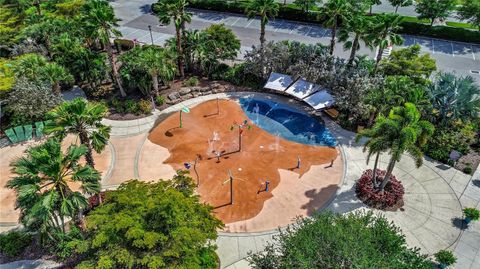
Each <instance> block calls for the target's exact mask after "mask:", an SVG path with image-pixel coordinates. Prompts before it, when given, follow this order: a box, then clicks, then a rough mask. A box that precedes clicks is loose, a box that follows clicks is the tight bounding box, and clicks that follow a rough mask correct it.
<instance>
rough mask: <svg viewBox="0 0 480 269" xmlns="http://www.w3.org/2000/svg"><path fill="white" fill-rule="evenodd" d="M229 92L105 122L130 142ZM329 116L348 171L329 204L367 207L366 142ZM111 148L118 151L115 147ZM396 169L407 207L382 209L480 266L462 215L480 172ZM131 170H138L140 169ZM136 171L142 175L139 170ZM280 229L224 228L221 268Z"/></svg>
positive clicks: (405, 165) (418, 237)
mask: <svg viewBox="0 0 480 269" xmlns="http://www.w3.org/2000/svg"><path fill="white" fill-rule="evenodd" d="M256 94H258V93H256ZM229 95H236V96H238V95H242V93H222V94H214V95H209V96H202V97H198V98H193V99H190V100H187V101H185V102H182V103H179V104H177V105H174V106H171V107H169V108H168V109H167V110H164V111H162V113H160V112H159V111H156V112H155V113H154V114H153V115H152V116H150V117H147V118H145V119H140V120H133V121H122V122H119V121H109V120H104V123H105V124H109V125H111V126H112V140H114V139H119V141H120V139H124V140H122V142H123V143H125V142H126V141H128V139H130V138H132V137H145V133H146V132H147V131H148V130H149V129H150V128H151V127H152V126H153V125H154V124H155V120H156V118H157V117H159V116H160V114H162V115H163V114H164V115H168V114H169V113H170V112H174V111H178V110H179V109H181V108H182V107H184V106H194V105H195V104H198V103H200V102H204V101H207V100H212V99H215V98H225V97H228V96H229ZM305 107H307V106H305ZM325 121H326V124H327V127H328V128H329V129H330V131H331V132H332V133H333V134H334V135H335V136H336V138H337V140H338V141H339V142H340V145H341V149H342V154H343V159H344V160H345V163H344V167H345V177H344V180H343V183H342V186H341V187H340V189H339V191H338V193H337V196H336V197H335V199H334V200H333V201H332V202H331V203H330V204H329V206H328V209H329V210H333V211H335V212H340V213H346V212H351V211H354V210H362V209H365V207H364V206H363V204H362V203H361V202H360V201H359V200H358V199H356V196H355V193H354V189H353V186H354V183H355V181H356V180H357V179H358V178H359V176H360V175H361V173H362V172H363V171H364V170H365V169H366V168H367V165H366V163H365V154H364V153H363V151H362V144H361V143H359V144H356V143H354V142H353V141H354V135H355V134H354V133H351V132H348V131H345V130H343V129H341V128H340V127H339V126H338V125H337V124H335V123H333V122H332V121H331V120H329V119H327V118H325ZM140 140H141V139H140V138H139V141H140ZM112 154H113V155H117V156H118V152H117V153H116V152H115V150H113V153H112ZM114 159H117V161H118V158H115V157H114ZM387 160H388V156H382V158H381V167H382V168H385V167H386V162H387ZM129 169H131V170H135V169H134V168H129ZM137 169H138V167H137ZM394 172H395V175H396V176H397V178H398V179H400V180H401V181H402V182H403V184H404V186H405V191H406V193H405V206H404V211H398V212H379V213H383V214H384V215H385V216H386V217H387V218H389V219H390V220H392V221H394V222H395V223H396V224H397V225H398V226H399V227H400V228H401V229H402V231H403V232H404V234H405V235H406V239H407V242H408V243H409V245H411V246H418V247H420V248H421V249H422V251H423V252H424V253H426V254H433V253H435V252H436V251H438V250H440V249H445V248H449V249H452V250H454V251H455V254H456V256H457V257H458V262H457V265H456V266H455V268H458V269H474V268H479V264H480V223H478V222H477V223H473V224H471V225H470V226H469V227H464V225H463V222H462V221H461V218H462V212H461V209H462V208H463V207H467V206H470V207H471V206H473V207H476V208H478V209H480V203H479V202H480V172H479V171H477V173H476V174H475V175H474V176H473V177H471V176H468V175H465V174H463V173H462V172H460V171H457V170H455V169H453V168H450V167H448V166H446V165H444V164H441V163H437V162H435V161H431V160H428V159H427V160H425V162H424V165H423V166H422V167H420V168H418V169H417V168H415V166H414V162H413V160H412V159H411V158H410V157H408V156H404V157H403V158H402V160H401V161H400V162H399V163H398V164H397V166H396V168H395V171H394ZM132 173H133V174H135V172H132ZM136 173H137V174H136V175H138V171H137V172H136ZM142 177H143V176H142ZM367 210H368V209H367ZM276 233H277V231H276V230H272V231H267V232H261V233H224V232H221V233H219V237H218V239H217V245H218V251H217V253H218V255H219V257H220V260H221V265H222V268H237V269H240V268H249V266H248V262H247V261H246V260H245V258H246V257H247V256H248V253H249V252H258V251H262V250H263V248H264V246H265V244H266V242H268V241H270V240H271V239H272V236H273V235H275V234H276Z"/></svg>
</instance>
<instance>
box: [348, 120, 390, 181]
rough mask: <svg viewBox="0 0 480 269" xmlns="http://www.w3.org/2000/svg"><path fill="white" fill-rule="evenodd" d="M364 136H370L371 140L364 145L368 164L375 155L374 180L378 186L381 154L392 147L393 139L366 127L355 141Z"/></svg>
mask: <svg viewBox="0 0 480 269" xmlns="http://www.w3.org/2000/svg"><path fill="white" fill-rule="evenodd" d="M364 137H366V138H369V140H368V141H367V142H366V143H365V144H364V145H363V152H368V154H367V164H368V163H369V162H370V159H371V157H372V156H373V155H375V161H374V164H373V178H372V182H373V186H374V187H375V188H377V187H378V183H377V169H378V161H379V159H380V154H381V153H383V152H386V151H387V150H388V149H389V148H390V147H391V142H392V141H391V140H388V139H386V137H384V136H383V135H382V134H379V133H377V132H375V130H374V129H364V130H362V131H361V132H359V133H358V134H357V136H356V137H355V142H356V143H358V142H359V141H360V139H362V138H364Z"/></svg>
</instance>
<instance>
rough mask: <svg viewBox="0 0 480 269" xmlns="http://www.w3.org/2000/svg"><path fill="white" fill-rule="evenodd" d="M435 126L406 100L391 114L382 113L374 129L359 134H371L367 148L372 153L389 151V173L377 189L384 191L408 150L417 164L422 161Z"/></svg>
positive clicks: (367, 135) (361, 135)
mask: <svg viewBox="0 0 480 269" xmlns="http://www.w3.org/2000/svg"><path fill="white" fill-rule="evenodd" d="M434 130H435V128H434V126H433V124H431V123H430V122H428V121H425V120H422V119H421V114H420V112H419V111H418V109H417V108H416V107H415V105H414V104H412V103H405V105H404V106H398V107H394V108H392V110H390V112H389V114H388V117H384V116H382V115H381V116H379V117H378V118H377V121H376V122H375V125H374V126H373V127H372V128H371V129H365V130H363V131H362V132H360V133H359V136H360V137H363V136H365V137H369V138H370V139H369V140H368V141H367V142H366V144H365V147H366V148H367V149H368V151H369V154H370V152H371V153H377V152H379V151H385V150H386V151H387V152H388V154H389V155H390V161H389V162H388V166H387V170H386V174H385V176H384V178H383V179H382V182H381V184H380V185H379V186H376V188H377V190H379V191H382V190H383V189H384V188H385V186H386V185H387V184H388V183H389V180H390V177H391V175H392V172H393V168H394V167H395V164H396V163H397V162H398V161H400V159H401V158H402V156H403V154H404V153H406V152H408V153H409V155H410V156H411V157H412V158H414V160H415V165H416V166H417V167H420V166H421V165H422V163H423V152H422V150H421V147H422V146H424V145H425V144H426V143H427V141H428V139H429V137H430V136H431V135H432V134H433V132H434Z"/></svg>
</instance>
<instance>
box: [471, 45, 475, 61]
mask: <svg viewBox="0 0 480 269" xmlns="http://www.w3.org/2000/svg"><path fill="white" fill-rule="evenodd" d="M470 50H472V57H473V60H474V61H475V60H476V59H475V51H474V50H473V45H470Z"/></svg>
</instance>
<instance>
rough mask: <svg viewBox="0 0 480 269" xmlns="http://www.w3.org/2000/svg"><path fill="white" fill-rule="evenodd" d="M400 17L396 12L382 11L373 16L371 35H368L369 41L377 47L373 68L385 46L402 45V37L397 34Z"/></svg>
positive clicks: (376, 66)
mask: <svg viewBox="0 0 480 269" xmlns="http://www.w3.org/2000/svg"><path fill="white" fill-rule="evenodd" d="M401 21H402V17H401V16H399V15H397V14H390V13H382V14H378V15H377V16H375V20H374V22H373V25H374V27H373V29H372V30H371V35H370V36H369V37H368V39H369V40H370V42H371V43H372V44H373V45H374V46H376V47H378V51H377V55H376V63H375V70H376V69H377V68H378V64H379V63H380V60H381V59H382V54H383V51H384V50H385V48H387V47H388V46H391V45H402V44H403V38H402V37H401V36H400V35H399V34H397V32H398V31H399V30H400V29H401V27H400V23H401Z"/></svg>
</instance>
